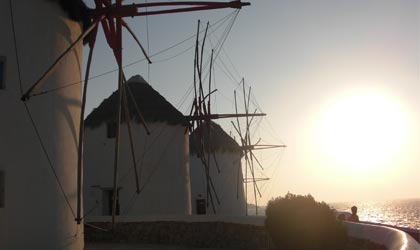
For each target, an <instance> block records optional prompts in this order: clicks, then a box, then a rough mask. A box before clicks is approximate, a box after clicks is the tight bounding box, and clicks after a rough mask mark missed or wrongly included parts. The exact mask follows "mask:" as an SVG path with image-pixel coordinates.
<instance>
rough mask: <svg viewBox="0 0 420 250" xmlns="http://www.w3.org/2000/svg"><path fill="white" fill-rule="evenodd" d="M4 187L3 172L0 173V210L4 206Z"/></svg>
mask: <svg viewBox="0 0 420 250" xmlns="http://www.w3.org/2000/svg"><path fill="white" fill-rule="evenodd" d="M5 185H6V183H5V178H4V171H0V208H4V206H5V194H4V192H5Z"/></svg>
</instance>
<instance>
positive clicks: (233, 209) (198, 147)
mask: <svg viewBox="0 0 420 250" xmlns="http://www.w3.org/2000/svg"><path fill="white" fill-rule="evenodd" d="M202 128H203V129H200V127H199V128H197V129H196V130H194V131H193V133H191V135H190V173H191V201H192V212H193V214H202V213H203V207H201V208H200V206H202V205H200V203H201V204H203V203H202V202H203V199H204V202H205V204H206V206H205V210H206V211H205V213H206V214H213V209H212V206H211V203H210V200H209V199H210V197H209V196H208V195H207V174H206V171H205V166H204V164H203V162H202V159H201V155H202V154H203V149H202V145H204V154H205V158H206V159H208V158H209V159H210V165H209V176H210V179H211V180H212V182H213V186H214V189H215V191H216V194H217V196H218V198H219V201H220V204H218V203H217V201H216V197H215V196H216V195H215V194H213V193H212V197H213V204H214V206H215V210H216V214H217V215H231V216H243V215H246V203H245V202H246V201H245V195H244V188H243V176H242V169H241V157H242V150H241V148H240V146H239V145H238V144H237V143H236V141H235V140H234V139H232V138H231V137H230V136H229V135H228V134H226V132H225V131H224V130H223V129H222V128H221V127H220V126H219V125H218V124H216V123H214V122H211V123H210V150H208V148H209V147H208V146H207V145H208V144H207V143H208V142H209V140H208V138H209V137H208V134H209V133H208V127H207V125H206V124H204V125H202ZM200 141H202V142H200ZM216 164H217V166H218V168H217V166H216ZM219 170H220V172H219ZM200 200H201V201H200ZM200 210H201V211H200Z"/></svg>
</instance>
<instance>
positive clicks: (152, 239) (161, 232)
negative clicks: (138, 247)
mask: <svg viewBox="0 0 420 250" xmlns="http://www.w3.org/2000/svg"><path fill="white" fill-rule="evenodd" d="M89 225H92V226H95V227H98V228H104V229H110V228H111V224H110V222H90V223H89ZM92 226H86V227H85V240H86V241H87V242H127V243H147V244H170V245H182V246H188V247H202V248H210V247H212V248H245V249H261V248H265V249H268V248H269V245H270V244H269V242H268V235H267V233H266V231H265V229H264V226H256V225H247V224H237V223H226V222H182V221H157V222H120V223H118V224H116V225H115V229H114V233H111V231H110V230H109V231H104V230H99V229H97V228H94V227H92Z"/></svg>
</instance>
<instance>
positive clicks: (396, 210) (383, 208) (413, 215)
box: [248, 199, 420, 230]
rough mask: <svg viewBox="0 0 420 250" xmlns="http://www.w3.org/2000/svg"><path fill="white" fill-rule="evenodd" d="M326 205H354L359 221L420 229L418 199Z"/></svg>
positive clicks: (340, 207) (252, 211)
mask: <svg viewBox="0 0 420 250" xmlns="http://www.w3.org/2000/svg"><path fill="white" fill-rule="evenodd" d="M328 205H329V206H330V207H331V208H333V209H336V210H337V211H340V212H349V213H351V209H350V208H351V207H352V206H356V207H357V214H358V215H359V219H360V220H361V221H367V222H372V223H380V224H386V225H391V226H397V227H405V228H412V229H416V230H420V199H400V200H388V201H363V202H337V203H328ZM258 210H259V212H258V215H263V216H264V215H265V207H260V206H259V209H258ZM248 214H249V215H255V206H253V205H252V204H249V205H248Z"/></svg>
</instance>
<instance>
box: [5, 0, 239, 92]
mask: <svg viewBox="0 0 420 250" xmlns="http://www.w3.org/2000/svg"><path fill="white" fill-rule="evenodd" d="M9 1H10V0H9ZM235 12H236V11H233V12H231V13H230V14H228V15H226V16H224V17H222V18H221V19H219V20H217V21H216V22H215V23H214V24H213V25H210V26H215V25H217V27H216V28H215V29H214V31H216V30H218V29H219V28H220V27H221V26H222V24H224V23H225V22H226V21H227V20H228V19H229V18H230V17H231V16H232V15H233V14H234V13H235ZM202 32H204V31H200V33H202ZM195 36H196V35H195V34H194V35H191V36H189V37H187V38H185V39H184V40H182V41H180V42H178V43H175V44H173V45H171V46H169V47H167V48H166V49H162V50H160V51H158V52H156V53H154V54H152V55H149V58H153V57H155V56H158V55H160V54H162V53H164V52H167V51H169V50H171V49H173V48H176V47H178V46H180V45H181V44H183V43H185V42H187V41H189V40H191V39H193V38H195ZM194 46H195V45H194ZM170 59H172V58H170ZM170 59H169V60H170ZM144 61H146V58H142V59H140V60H136V61H134V62H131V63H128V64H126V65H123V67H122V68H123V69H125V68H128V67H131V66H133V65H135V64H138V63H141V62H144ZM163 61H165V60H163ZM157 62H159V61H157ZM117 71H118V68H116V69H112V70H109V71H106V72H103V73H101V74H98V75H95V76H92V77H90V78H89V79H88V80H93V79H96V78H99V77H102V76H105V75H108V74H111V73H114V72H117ZM82 82H83V81H78V82H73V83H69V84H67V85H63V86H61V87H58V88H55V89H50V90H46V91H43V92H40V93H36V94H33V95H32V96H39V95H44V94H48V93H50V92H53V91H57V90H61V89H64V88H67V87H70V86H73V85H77V84H81V83H82Z"/></svg>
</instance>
